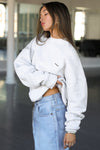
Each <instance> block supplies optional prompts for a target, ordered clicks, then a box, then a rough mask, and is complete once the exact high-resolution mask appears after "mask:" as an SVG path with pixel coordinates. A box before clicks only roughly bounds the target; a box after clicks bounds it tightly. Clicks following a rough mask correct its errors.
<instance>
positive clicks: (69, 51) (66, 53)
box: [63, 41, 79, 59]
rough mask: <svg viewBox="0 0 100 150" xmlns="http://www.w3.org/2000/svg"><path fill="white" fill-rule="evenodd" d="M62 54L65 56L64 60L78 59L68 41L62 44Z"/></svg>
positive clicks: (76, 53) (75, 51)
mask: <svg viewBox="0 0 100 150" xmlns="http://www.w3.org/2000/svg"><path fill="white" fill-rule="evenodd" d="M63 53H64V56H65V59H66V57H68V58H70V59H71V58H78V57H79V55H78V52H77V50H76V49H75V47H74V46H73V45H72V44H71V43H70V42H68V41H65V42H64V44H63Z"/></svg>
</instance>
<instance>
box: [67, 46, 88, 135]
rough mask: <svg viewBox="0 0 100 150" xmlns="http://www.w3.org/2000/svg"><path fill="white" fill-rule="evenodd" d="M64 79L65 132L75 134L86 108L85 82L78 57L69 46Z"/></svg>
mask: <svg viewBox="0 0 100 150" xmlns="http://www.w3.org/2000/svg"><path fill="white" fill-rule="evenodd" d="M65 79H66V87H67V88H66V89H67V91H66V95H67V99H68V102H67V103H68V106H67V111H66V112H65V117H66V122H65V131H67V132H72V133H76V131H77V130H78V129H80V123H81V120H82V119H83V118H84V117H85V115H84V114H83V113H84V112H85V111H86V108H87V81H86V77H85V74H84V70H83V67H82V64H81V61H80V59H79V56H78V54H77V52H76V50H75V49H74V48H73V47H72V46H71V45H70V46H68V51H67V53H66V59H65Z"/></svg>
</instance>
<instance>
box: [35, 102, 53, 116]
mask: <svg viewBox="0 0 100 150" xmlns="http://www.w3.org/2000/svg"><path fill="white" fill-rule="evenodd" d="M49 105H50V104H48V103H42V104H40V105H38V114H39V116H40V117H47V116H49V115H50V112H51V108H50V106H49Z"/></svg>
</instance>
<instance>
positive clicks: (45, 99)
mask: <svg viewBox="0 0 100 150" xmlns="http://www.w3.org/2000/svg"><path fill="white" fill-rule="evenodd" d="M59 96H61V93H60V92H58V93H55V94H52V95H48V96H44V97H42V98H41V99H40V100H38V101H36V102H35V103H34V104H40V103H43V102H47V101H50V100H53V99H54V98H56V99H57V97H59Z"/></svg>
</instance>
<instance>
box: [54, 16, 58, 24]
mask: <svg viewBox="0 0 100 150" xmlns="http://www.w3.org/2000/svg"><path fill="white" fill-rule="evenodd" d="M55 24H59V18H58V16H57V15H55Z"/></svg>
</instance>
